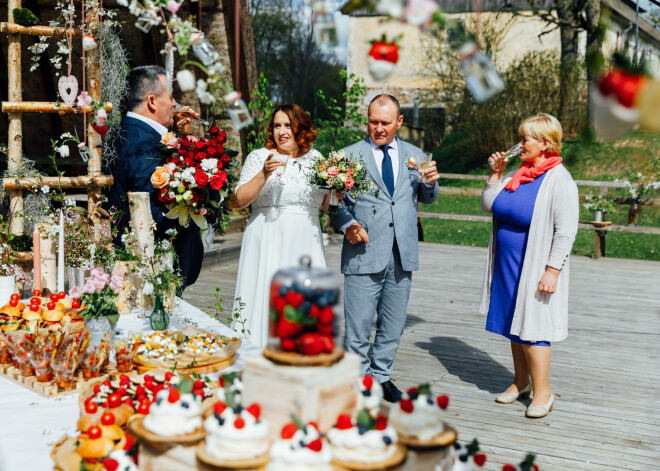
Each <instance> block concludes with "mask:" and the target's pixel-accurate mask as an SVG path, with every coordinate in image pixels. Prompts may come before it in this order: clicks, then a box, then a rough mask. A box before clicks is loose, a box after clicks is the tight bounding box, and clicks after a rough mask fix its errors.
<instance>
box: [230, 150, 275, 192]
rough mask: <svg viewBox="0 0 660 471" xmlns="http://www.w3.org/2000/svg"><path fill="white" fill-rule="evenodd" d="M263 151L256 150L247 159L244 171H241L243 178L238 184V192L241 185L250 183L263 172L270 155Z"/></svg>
mask: <svg viewBox="0 0 660 471" xmlns="http://www.w3.org/2000/svg"><path fill="white" fill-rule="evenodd" d="M262 150H263V149H259V150H255V151H253V152H250V153H249V154H248V156H247V158H246V159H245V163H244V164H243V170H241V177H240V178H239V180H238V183H237V184H236V189H235V190H234V191H236V190H238V189H239V188H240V187H241V185H243V184H245V183H247V182H249V181H250V180H252V179H253V178H254V176H255V175H256V174H257V173H259V172H260V171H261V169H262V168H263V166H264V161H265V160H266V159H265V157H266V155H268V154H264V153H263V152H261V151H262Z"/></svg>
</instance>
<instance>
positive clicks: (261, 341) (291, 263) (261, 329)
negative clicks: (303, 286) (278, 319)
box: [232, 149, 327, 348]
mask: <svg viewBox="0 0 660 471" xmlns="http://www.w3.org/2000/svg"><path fill="white" fill-rule="evenodd" d="M272 152H273V151H272V150H268V149H259V150H255V151H254V152H251V153H250V154H249V155H248V156H247V159H246V160H245V163H244V165H243V171H242V172H241V178H240V180H239V182H238V184H237V185H236V189H237V190H238V188H239V187H240V186H241V185H243V184H244V183H247V182H249V181H250V180H251V179H252V178H253V177H254V176H255V175H256V174H257V173H259V172H261V171H262V169H263V166H264V162H265V161H266V158H267V157H268V154H270V153H272ZM318 155H319V153H318V152H317V151H316V150H313V149H312V150H310V151H309V152H307V153H306V154H304V155H302V156H300V157H298V158H296V159H289V161H288V163H287V165H286V168H285V170H284V174H283V177H284V184H279V183H278V182H277V181H276V180H277V179H278V177H277V176H276V175H275V174H274V173H273V174H272V175H271V176H270V177H269V178H268V180H267V181H266V184H265V185H264V186H263V188H262V189H261V193H259V196H258V197H257V198H256V199H255V200H254V202H253V203H252V215H251V217H250V220H249V221H248V223H247V226H246V228H245V234H244V235H243V245H242V247H241V257H240V260H239V262H238V277H237V280H236V294H235V296H234V310H236V309H237V308H238V305H239V300H240V302H242V303H245V306H244V307H243V310H242V318H243V319H246V320H247V322H246V323H245V328H246V330H249V332H250V333H249V335H247V338H248V339H249V340H250V341H251V342H252V343H253V344H255V345H257V346H258V347H260V348H263V347H264V346H265V345H266V344H267V342H268V304H269V299H268V298H269V293H270V281H271V279H272V277H273V275H274V274H275V272H277V271H278V270H280V269H282V268H289V267H295V266H298V264H299V259H300V257H301V256H303V255H309V256H310V257H311V258H312V265H313V266H316V267H322V268H324V267H325V256H324V253H323V237H322V234H321V225H320V222H319V211H320V208H321V205H322V203H323V199H324V198H325V196H326V195H327V190H322V189H320V188H318V187H316V186H314V185H311V184H309V183H308V176H307V173H309V171H310V166H311V163H312V162H313V160H314V159H315V158H316V157H317V156H318ZM234 312H236V311H234ZM232 328H233V329H234V330H236V331H238V332H240V331H241V329H242V326H241V325H240V324H236V323H235V322H234V324H233V325H232Z"/></svg>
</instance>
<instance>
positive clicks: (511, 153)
mask: <svg viewBox="0 0 660 471" xmlns="http://www.w3.org/2000/svg"><path fill="white" fill-rule="evenodd" d="M521 151H522V149H521V148H520V144H516V145H515V146H513V147H512V148H511V149H509V150H507V151H506V152H505V153H504V155H503V156H502V157H503V158H504V161H505V162H506V163H509V161H510V160H511V159H515V158H516V157H518V156H519V155H520V152H521Z"/></svg>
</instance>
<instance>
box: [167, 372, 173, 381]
mask: <svg viewBox="0 0 660 471" xmlns="http://www.w3.org/2000/svg"><path fill="white" fill-rule="evenodd" d="M172 378H174V373H172V372H171V371H168V372H167V373H165V381H169V380H171V379H172Z"/></svg>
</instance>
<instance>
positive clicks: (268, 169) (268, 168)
mask: <svg viewBox="0 0 660 471" xmlns="http://www.w3.org/2000/svg"><path fill="white" fill-rule="evenodd" d="M274 155H275V154H272V153H271V154H268V158H267V159H266V161H265V162H264V168H263V172H264V177H265V178H266V179H268V177H270V176H271V175H272V174H273V172H274V171H275V170H276V169H277V167H279V166H280V162H279V161H278V160H273V156H274Z"/></svg>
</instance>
